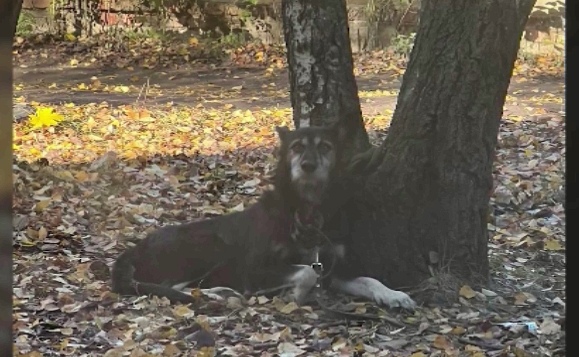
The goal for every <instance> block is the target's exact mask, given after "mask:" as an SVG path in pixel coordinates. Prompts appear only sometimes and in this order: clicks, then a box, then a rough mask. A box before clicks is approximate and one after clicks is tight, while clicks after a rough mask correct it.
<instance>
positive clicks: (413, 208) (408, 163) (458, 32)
mask: <svg viewBox="0 0 579 357" xmlns="http://www.w3.org/2000/svg"><path fill="white" fill-rule="evenodd" d="M534 2H535V1H534V0H517V1H515V0H513V1H503V0H479V1H470V0H423V2H422V9H421V13H420V25H419V29H418V33H417V37H416V42H415V45H414V48H413V50H412V53H411V58H410V62H409V64H408V68H407V70H406V73H405V75H404V78H403V81H402V87H401V90H400V94H399V96H398V103H397V107H396V112H395V113H394V117H393V121H392V125H391V128H390V131H389V135H388V137H387V139H386V140H385V142H384V143H383V146H382V150H384V152H385V157H384V159H383V162H382V164H381V165H380V167H379V168H378V171H377V172H376V173H375V174H373V175H372V176H371V177H370V179H369V180H368V183H367V187H366V190H365V194H364V193H361V194H360V195H359V196H358V197H357V199H356V204H355V205H353V208H352V210H351V211H352V212H351V214H350V215H351V219H352V220H353V222H355V224H354V226H355V228H354V232H352V234H353V236H355V237H357V239H358V242H359V244H358V248H359V252H358V253H359V254H361V255H362V256H363V257H364V259H361V260H360V262H361V264H362V265H363V266H364V268H365V270H366V271H367V272H368V273H369V274H370V275H372V276H377V277H380V278H383V279H384V280H385V281H386V282H387V283H388V284H390V285H392V286H394V287H401V286H409V285H416V284H418V283H420V282H422V281H424V280H425V279H427V278H429V277H430V276H431V274H432V272H435V271H437V270H438V271H442V272H447V273H451V275H453V276H455V277H458V281H459V282H470V283H471V284H476V283H480V284H486V283H487V282H488V274H489V264H488V255H487V253H488V251H487V249H488V248H487V240H488V233H487V220H488V217H489V209H488V207H489V197H490V193H491V190H492V183H493V180H492V164H493V159H494V156H495V147H496V143H497V134H498V130H499V122H500V120H501V116H502V110H503V105H504V102H505V97H506V94H507V88H508V86H509V82H510V77H511V74H512V70H513V66H514V62H515V59H516V56H517V51H518V48H519V42H520V39H521V35H522V32H523V29H524V25H525V23H526V20H527V18H528V16H529V14H530V11H531V9H532V7H533V5H534Z"/></svg>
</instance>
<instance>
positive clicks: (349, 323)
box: [13, 47, 566, 357]
mask: <svg viewBox="0 0 579 357" xmlns="http://www.w3.org/2000/svg"><path fill="white" fill-rule="evenodd" d="M46 51H56V50H55V49H54V48H52V47H48V49H47V50H46ZM260 51H261V50H259V51H255V50H254V52H253V54H251V55H250V56H249V55H247V53H251V51H239V52H232V53H233V55H232V56H231V60H230V61H229V62H228V63H227V64H225V65H224V64H221V65H220V67H219V68H218V67H216V66H215V65H213V66H212V65H208V64H202V63H196V64H187V63H185V64H182V63H177V64H175V62H174V61H173V62H171V61H169V62H167V63H168V64H170V65H168V66H166V67H170V68H167V69H165V70H163V71H158V70H155V69H154V68H156V67H155V66H152V67H153V70H151V69H150V68H142V66H141V67H138V66H139V64H138V63H137V64H131V65H134V66H135V68H133V69H132V70H131V69H130V68H129V69H127V68H126V66H117V67H122V68H119V69H116V70H111V69H110V66H109V67H102V66H99V63H100V62H99V60H94V61H92V60H91V58H94V57H91V56H88V57H87V58H89V59H88V60H87V63H89V64H90V65H87V66H84V67H83V68H82V69H81V70H77V71H74V70H73V69H71V68H69V67H70V66H69V65H70V62H69V61H70V58H68V59H67V60H66V63H61V64H58V65H52V66H51V67H50V68H47V67H46V66H42V64H39V63H38V61H36V59H35V60H34V61H35V62H30V61H28V60H27V58H26V56H21V54H17V55H16V57H17V63H18V64H19V67H17V68H15V74H16V80H15V94H16V98H15V103H16V105H17V106H20V108H27V110H28V111H29V112H34V111H35V108H36V107H37V106H39V105H42V106H44V107H49V108H52V109H53V110H54V112H55V113H57V115H60V116H62V118H63V119H62V120H61V121H60V120H59V122H58V125H56V126H49V127H48V128H42V129H38V128H36V129H33V128H32V127H31V124H30V122H29V120H28V119H26V118H25V117H24V118H21V120H19V121H18V122H17V123H15V125H14V133H15V134H14V149H15V164H14V184H15V191H14V192H15V197H14V211H15V218H14V228H15V233H14V247H15V249H14V254H13V258H14V333H15V353H19V354H20V355H26V356H45V355H46V356H50V355H71V356H84V355H91V356H92V355H94V356H102V355H104V356H152V355H163V356H210V355H213V354H215V353H217V354H218V355H234V356H243V355H252V356H253V355H255V356H257V355H259V356H274V355H279V356H297V355H302V356H305V355H324V356H352V355H359V356H362V355H364V356H386V355H389V356H398V355H400V356H409V355H411V356H415V357H418V356H429V355H432V356H435V355H457V356H458V355H461V356H462V355H464V356H533V355H541V356H551V355H564V350H565V344H564V334H565V318H564V316H565V301H566V299H565V291H564V290H565V268H564V267H565V255H564V253H565V234H564V226H565V214H564V210H563V202H564V201H563V200H564V193H563V190H564V187H563V186H564V156H565V149H564V146H565V142H564V112H563V109H562V105H563V104H562V96H563V95H562V93H563V84H562V79H561V78H558V77H553V76H551V77H537V74H539V75H541V74H548V75H551V74H552V73H551V72H552V71H556V69H552V68H551V67H548V68H540V67H539V68H538V69H537V67H536V66H535V67H524V66H518V67H517V70H516V71H515V73H516V75H515V77H514V78H513V80H512V84H511V88H510V90H509V96H508V97H507V103H506V105H505V115H504V116H505V117H504V120H503V121H502V124H501V128H500V134H499V146H498V150H497V159H496V163H495V167H494V177H495V191H494V195H493V197H492V199H491V207H492V210H493V211H492V212H493V214H492V219H491V220H490V221H489V223H488V229H489V235H490V237H491V238H490V243H489V247H490V263H491V267H492V275H493V276H492V277H493V285H492V286H490V287H489V289H488V290H484V289H483V290H481V291H475V290H473V289H472V288H471V287H469V286H463V287H462V288H461V289H460V291H459V292H458V293H457V295H458V302H457V303H455V304H453V305H448V306H447V305H441V306H422V307H420V308H419V309H418V310H417V311H416V312H415V313H413V314H411V313H404V312H398V311H387V310H384V309H379V308H378V307H376V306H373V305H372V304H368V303H365V302H363V301H353V300H351V299H349V298H346V297H342V296H331V299H330V300H328V301H329V303H331V304H332V306H333V307H334V309H335V310H338V311H341V312H343V313H346V314H347V313H356V314H367V315H369V316H370V317H374V318H367V319H345V318H344V316H345V315H344V314H342V315H339V314H338V315H336V314H332V313H330V312H329V311H327V310H323V309H321V308H320V307H319V306H317V305H316V304H315V303H313V304H310V305H308V306H302V307H298V306H296V305H295V304H291V303H290V304H287V303H285V302H283V301H282V300H281V299H277V298H275V299H273V300H268V299H266V298H264V297H254V298H252V299H250V300H249V301H242V300H240V299H239V298H238V297H236V296H235V295H232V296H228V295H223V294H221V295H215V294H213V295H212V294H204V293H203V292H200V291H197V290H194V291H192V294H194V295H195V296H197V297H198V303H197V304H195V306H189V307H187V306H182V305H170V304H168V303H167V301H166V300H164V299H156V298H153V299H149V298H119V297H118V296H116V295H115V294H113V293H111V292H110V290H109V289H110V288H109V281H110V280H109V279H110V276H109V266H110V264H111V263H112V261H113V260H114V258H115V257H116V256H117V255H118V253H119V252H120V251H122V250H123V249H124V247H126V246H127V245H130V244H131V243H132V242H135V241H137V240H138V239H139V238H142V237H143V236H144V235H145V234H146V233H147V232H149V231H151V230H153V229H155V228H156V227H158V226H161V225H166V224H171V223H179V222H183V221H186V220H193V219H199V218H201V217H210V216H214V215H219V214H224V213H227V212H230V211H234V210H242V209H243V208H244V207H247V205H249V204H251V203H252V202H253V201H254V200H255V198H256V197H257V196H259V194H261V192H263V190H264V189H265V188H267V186H268V185H269V184H270V183H271V182H270V178H269V175H270V173H271V170H272V169H273V165H274V163H275V160H274V156H273V146H274V145H275V143H276V138H275V136H274V134H273V127H274V126H275V125H289V124H290V121H291V120H290V115H291V111H290V109H289V108H288V105H289V104H288V97H287V93H288V92H287V80H286V76H287V75H286V72H285V70H284V69H283V66H277V65H276V66H277V68H276V69H275V70H271V68H272V67H271V66H270V65H269V64H267V63H266V64H264V61H257V62H258V65H257V66H254V68H248V65H247V63H250V64H251V63H254V62H256V61H255V57H256V54H257V53H259V52H260ZM261 52H266V53H267V51H261ZM91 53H92V52H91ZM244 56H245V57H244ZM247 56H249V57H250V59H249V60H248V59H247ZM263 56H264V55H261V57H263ZM85 57H86V56H85ZM258 57H259V56H258ZM266 57H267V56H266ZM272 57H273V58H276V57H275V56H273V55H272V56H269V58H272ZM385 57H387V54H384V53H374V54H368V55H364V56H359V57H358V58H357V59H356V70H357V74H358V77H357V79H358V81H359V83H360V85H359V86H360V89H361V92H360V94H361V98H362V102H363V103H362V105H363V112H364V115H365V120H366V127H367V129H368V131H369V133H370V135H371V137H372V140H373V141H374V142H375V143H379V142H380V141H381V140H382V139H383V137H384V135H385V134H386V131H387V129H386V130H385V128H387V126H388V124H389V119H390V116H391V114H392V112H393V110H394V106H395V100H396V94H397V88H398V83H399V82H398V78H397V77H398V76H399V75H400V74H401V73H403V70H404V69H403V65H402V66H401V64H403V63H401V61H399V60H394V59H389V60H384V58H385ZM41 58H42V56H41ZM45 58H46V59H48V58H50V59H54V58H55V57H53V56H48V55H47V56H45ZM240 58H241V60H240ZM160 61H161V62H160V63H163V60H162V59H160ZM240 62H241V63H240ZM79 63H80V64H81V65H82V63H83V59H82V58H81V59H77V62H76V63H75V66H78V65H79ZM119 63H122V62H119ZM273 63H274V65H275V64H276V63H277V62H276V61H273ZM33 64H34V66H33ZM260 65H261V67H262V68H260ZM67 66H68V67H67ZM156 66H158V63H157V65H156ZM32 67H34V68H32ZM129 67H130V66H129ZM145 67H147V66H145ZM147 70H150V71H149V72H147ZM107 76H108V77H107ZM147 78H148V80H147ZM39 116H40V115H39V114H38V113H37V117H39ZM37 121H38V120H37ZM40 122H41V121H40Z"/></svg>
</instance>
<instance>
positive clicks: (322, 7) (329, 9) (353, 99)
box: [282, 0, 370, 154]
mask: <svg viewBox="0 0 579 357" xmlns="http://www.w3.org/2000/svg"><path fill="white" fill-rule="evenodd" d="M282 13H283V25H284V35H285V41H286V47H287V58H288V67H289V82H290V93H291V95H290V97H291V104H292V108H293V119H294V124H295V127H296V128H299V127H302V126H309V125H312V126H322V125H331V124H334V123H336V122H340V123H341V124H342V125H344V126H345V128H346V131H347V138H346V140H345V143H344V144H345V146H346V151H347V152H348V153H349V154H353V153H356V152H360V151H364V150H367V149H368V148H369V147H370V144H369V141H368V135H367V133H366V131H365V129H364V123H363V120H362V111H361V109H360V99H359V97H358V86H357V85H356V80H355V78H354V71H353V63H352V49H351V46H350V37H349V30H348V19H347V10H346V2H345V0H282Z"/></svg>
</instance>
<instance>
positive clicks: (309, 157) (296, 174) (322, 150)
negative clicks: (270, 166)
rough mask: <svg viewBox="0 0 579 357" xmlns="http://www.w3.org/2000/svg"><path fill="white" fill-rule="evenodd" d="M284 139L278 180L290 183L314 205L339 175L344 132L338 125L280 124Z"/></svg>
mask: <svg viewBox="0 0 579 357" xmlns="http://www.w3.org/2000/svg"><path fill="white" fill-rule="evenodd" d="M276 131H277V133H278V135H279V138H280V147H279V162H278V167H277V169H276V176H279V175H281V177H278V178H279V180H278V183H280V184H284V185H289V186H290V187H291V189H292V191H293V192H294V193H295V194H297V195H298V196H299V199H300V201H301V202H302V203H307V204H310V205H313V206H316V205H319V204H321V202H322V198H323V195H324V193H325V191H326V190H327V188H328V186H329V185H330V184H331V181H332V179H333V178H335V172H336V166H337V164H338V162H339V154H340V148H339V142H340V135H341V132H340V130H339V128H338V127H337V126H332V127H306V128H300V129H297V130H293V131H292V130H289V129H288V128H287V127H277V128H276Z"/></svg>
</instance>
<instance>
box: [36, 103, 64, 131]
mask: <svg viewBox="0 0 579 357" xmlns="http://www.w3.org/2000/svg"><path fill="white" fill-rule="evenodd" d="M63 119H64V118H63V116H62V115H60V114H58V113H55V112H54V109H52V108H48V107H40V108H38V109H37V110H36V113H34V114H33V115H31V116H30V120H29V121H28V122H29V123H30V125H31V126H32V128H33V129H36V128H42V127H51V126H56V125H57V124H58V123H59V122H61V121H62V120H63Z"/></svg>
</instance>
